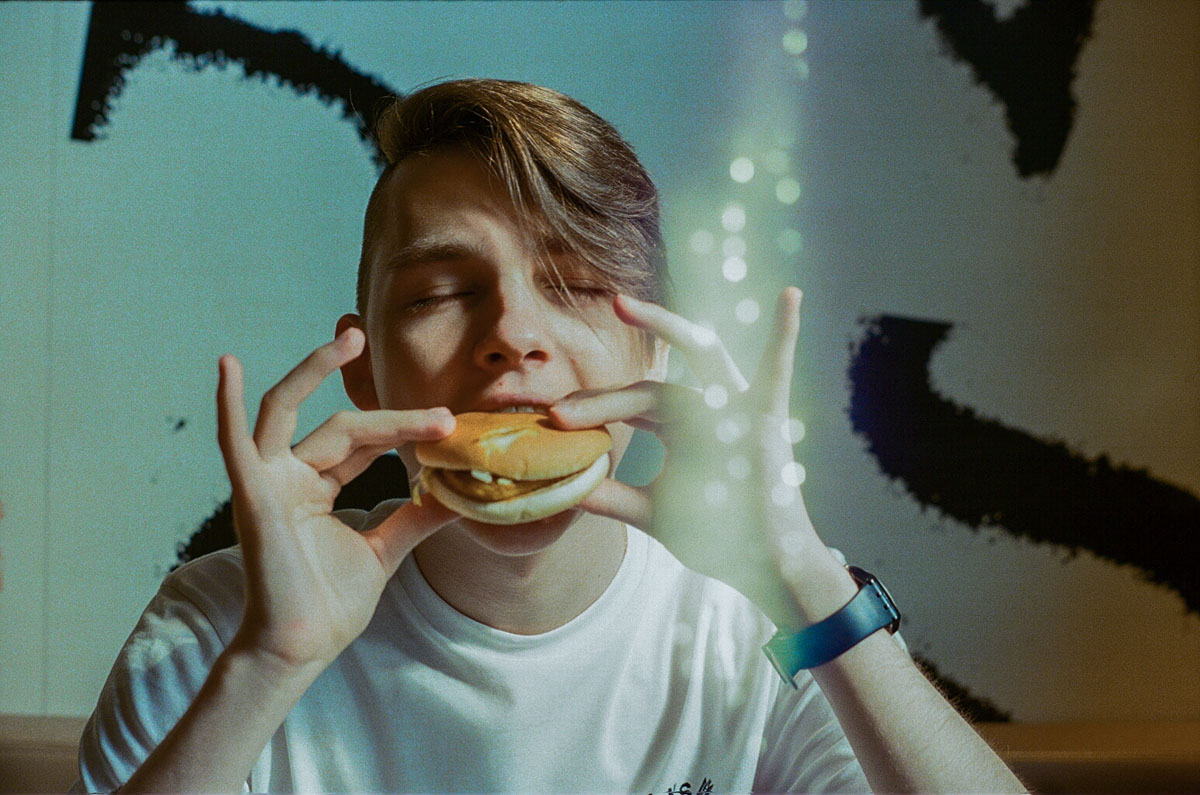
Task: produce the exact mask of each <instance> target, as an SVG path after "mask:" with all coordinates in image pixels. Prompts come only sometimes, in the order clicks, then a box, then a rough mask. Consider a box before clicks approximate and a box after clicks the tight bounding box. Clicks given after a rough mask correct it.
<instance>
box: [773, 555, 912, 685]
mask: <svg viewBox="0 0 1200 795" xmlns="http://www.w3.org/2000/svg"><path fill="white" fill-rule="evenodd" d="M849 570H850V574H851V576H852V577H854V580H855V582H857V583H858V584H859V590H858V593H857V594H855V595H854V598H853V599H851V600H850V601H849V602H848V603H847V604H846V606H845V607H843V608H842V609H841V610H838V611H837V612H836V613H834V614H833V615H831V616H830V617H829V618H826V619H824V620H823V621H818V622H817V623H816V624H813V625H812V626H811V627H806V628H804V629H802V630H800V631H799V632H796V633H785V632H782V631H780V632H776V633H775V635H774V637H772V638H771V639H770V640H769V641H767V643H766V645H764V646H763V651H764V652H765V653H766V655H767V659H769V660H770V661H771V664H772V665H774V666H775V670H776V671H778V672H779V675H780V676H782V677H783V679H784V681H786V682H787V683H788V684H790V685H792V687H795V683H793V682H792V678H793V677H795V676H796V674H797V673H798V672H799V671H800V670H801V669H804V668H815V667H816V666H818V665H823V664H825V663H827V662H829V661H830V660H833V659H835V658H837V657H839V656H841V655H842V654H843V653H844V652H846V651H847V650H848V649H851V648H853V647H854V646H856V645H858V643H859V642H861V641H862V640H863V639H864V638H866V637H868V636H870V635H872V634H874V633H875V632H877V631H878V630H881V629H883V628H884V627H887V628H888V630H889V631H891V632H895V631H896V629H897V628H899V626H900V611H899V610H898V609H897V608H896V603H895V602H894V601H893V600H892V596H891V594H889V593H888V592H887V589H886V588H884V587H883V583H881V582H879V580H878V579H876V577H875V575H873V574H870V573H869V572H866V571H863V570H862V569H859V568H856V567H854V566H851V567H849Z"/></svg>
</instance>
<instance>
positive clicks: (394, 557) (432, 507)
mask: <svg viewBox="0 0 1200 795" xmlns="http://www.w3.org/2000/svg"><path fill="white" fill-rule="evenodd" d="M457 518H459V517H458V514H456V513H455V512H454V511H452V510H450V509H449V508H447V507H446V506H444V505H442V504H441V503H440V502H438V501H437V500H436V499H434V497H433V495H431V494H422V495H421V504H420V505H418V504H417V503H415V502H406V503H404V504H403V505H401V506H400V507H399V508H397V509H396V510H394V511H392V513H391V515H389V516H388V518H386V519H384V520H383V521H382V522H380V523H379V524H378V525H377V526H375V527H373V528H371V529H370V530H368V531H366V532H365V533H363V538H364V539H366V541H367V543H368V544H370V545H371V548H372V549H374V550H375V554H376V556H377V557H378V558H379V563H380V565H381V566H383V570H384V571H385V572H386V573H387V576H388V577H391V576H392V575H393V574H395V573H396V569H398V568H400V563H401V562H402V561H403V560H404V558H405V556H407V555H408V553H409V552H412V550H413V548H414V547H415V546H416V545H417V544H419V543H421V542H422V541H424V540H425V539H426V538H428V537H429V536H431V535H433V533H434V532H435V531H437V530H439V529H441V528H442V527H445V526H446V525H448V524H450V523H451V522H453V521H454V520H455V519H457Z"/></svg>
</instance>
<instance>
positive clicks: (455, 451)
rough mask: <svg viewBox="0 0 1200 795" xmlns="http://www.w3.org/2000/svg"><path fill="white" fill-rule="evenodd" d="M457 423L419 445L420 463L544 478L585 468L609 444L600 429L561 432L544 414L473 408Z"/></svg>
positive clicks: (502, 475) (496, 473)
mask: <svg viewBox="0 0 1200 795" xmlns="http://www.w3.org/2000/svg"><path fill="white" fill-rule="evenodd" d="M455 422H456V424H455V426H454V432H453V433H451V434H450V435H449V436H447V437H446V438H445V439H439V440H437V441H435V442H418V443H417V445H416V454H417V460H418V461H420V462H421V463H422V464H424V465H425V466H427V467H435V468H438V469H479V470H484V471H487V472H491V473H492V474H493V475H499V476H500V477H504V478H513V479H514V480H545V479H548V478H561V477H564V476H566V475H570V474H572V473H574V472H578V471H580V470H581V469H585V468H586V467H588V466H590V465H591V464H592V462H594V461H595V460H596V459H597V458H599V457H600V456H601V455H603V454H604V453H607V452H608V451H609V450H610V449H611V448H612V437H611V436H609V434H608V431H607V430H605V429H604V428H588V429H585V430H580V431H564V430H562V429H560V428H555V427H554V425H553V424H551V422H550V418H549V417H546V416H545V415H543V414H522V413H517V414H513V413H493V412H481V411H473V412H467V413H466V414H459V415H457V416H456V417H455Z"/></svg>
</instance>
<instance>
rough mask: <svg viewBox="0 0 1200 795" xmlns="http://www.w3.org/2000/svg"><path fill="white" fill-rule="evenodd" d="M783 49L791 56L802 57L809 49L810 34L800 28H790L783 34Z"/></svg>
mask: <svg viewBox="0 0 1200 795" xmlns="http://www.w3.org/2000/svg"><path fill="white" fill-rule="evenodd" d="M783 49H785V50H787V51H788V53H789V54H791V55H801V54H803V53H804V51H805V50H807V49H808V34H807V33H805V32H804V31H803V30H801V29H800V28H789V29H788V31H787V32H786V33H784V34H783Z"/></svg>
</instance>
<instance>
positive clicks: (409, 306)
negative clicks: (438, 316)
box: [404, 290, 474, 314]
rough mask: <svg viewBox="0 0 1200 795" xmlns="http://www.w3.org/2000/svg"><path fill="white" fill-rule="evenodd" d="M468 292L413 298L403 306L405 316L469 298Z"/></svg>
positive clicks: (469, 292)
mask: <svg viewBox="0 0 1200 795" xmlns="http://www.w3.org/2000/svg"><path fill="white" fill-rule="evenodd" d="M473 294H474V293H472V292H471V291H470V290H459V291H456V292H450V293H437V294H434V295H426V296H423V297H421V298H414V299H413V300H411V301H409V302H407V303H406V304H405V305H404V312H405V313H406V314H416V313H419V312H423V311H426V310H429V309H433V308H435V307H437V306H438V305H440V304H444V303H448V302H450V301H455V300H458V299H463V298H469V297H471V296H472V295H473Z"/></svg>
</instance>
